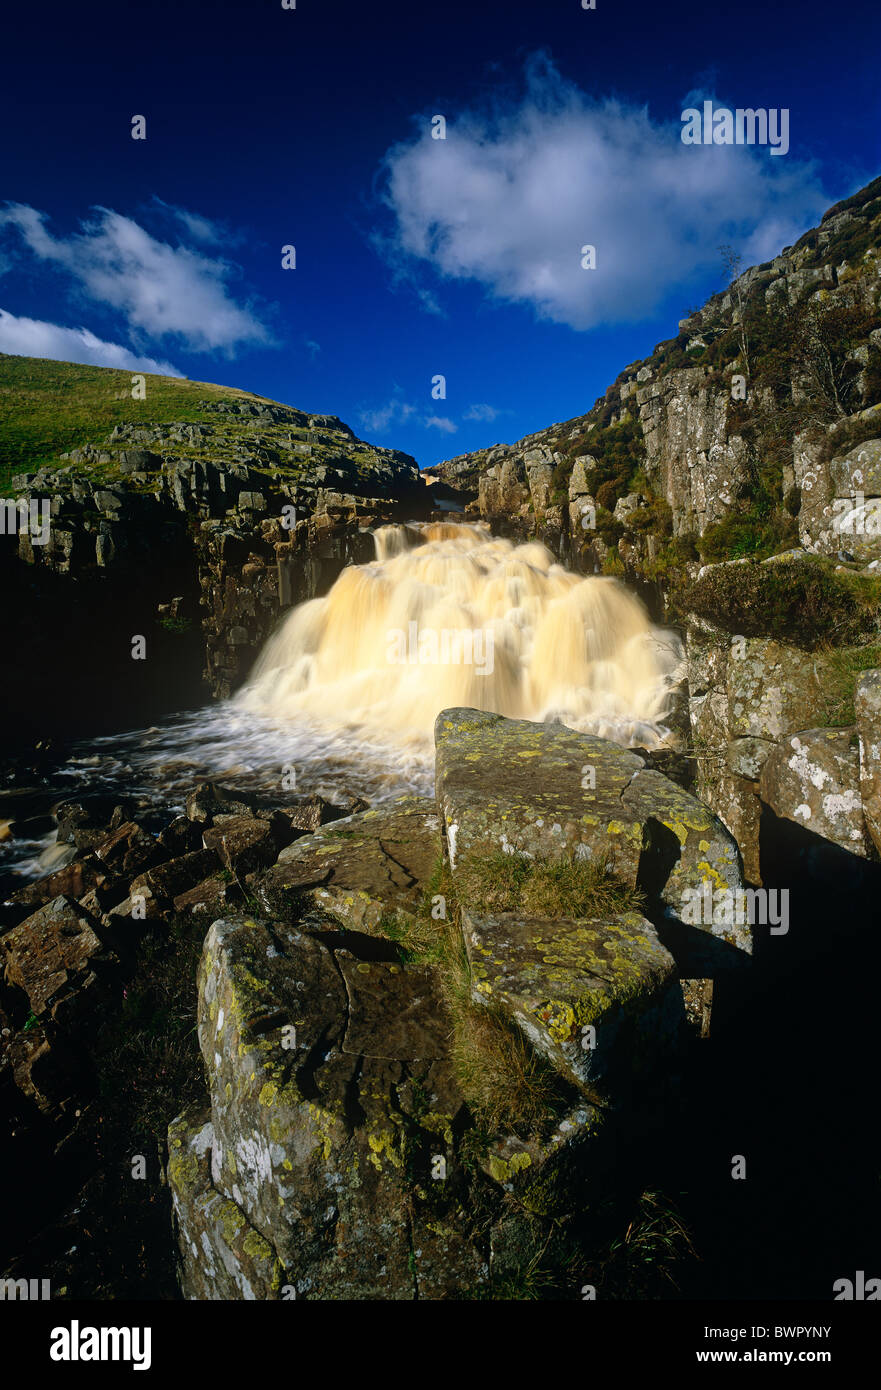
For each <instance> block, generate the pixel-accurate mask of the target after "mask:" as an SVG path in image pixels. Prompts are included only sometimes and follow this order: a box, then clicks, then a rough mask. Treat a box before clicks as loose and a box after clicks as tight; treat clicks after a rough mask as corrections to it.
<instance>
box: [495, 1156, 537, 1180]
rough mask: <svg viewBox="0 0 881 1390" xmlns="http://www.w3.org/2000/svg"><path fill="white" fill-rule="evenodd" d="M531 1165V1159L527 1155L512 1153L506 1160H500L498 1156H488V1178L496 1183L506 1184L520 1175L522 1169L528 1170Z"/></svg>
mask: <svg viewBox="0 0 881 1390" xmlns="http://www.w3.org/2000/svg"><path fill="white" fill-rule="evenodd" d="M531 1163H532V1158H531V1157H530V1155H529V1154H528V1153H525V1152H520V1153H513V1154H512V1155H511V1157H510V1158H509V1159H507V1160H505V1159H504V1158H500V1157H499V1155H498V1154H490V1156H489V1160H488V1167H489V1172H490V1177H492V1178H495V1180H496V1182H507V1181H508V1180H509V1179H510V1178H512V1177H514V1175H515V1174H516V1173H520V1172H522V1171H523V1169H524V1168H528V1167H529V1166H530V1164H531Z"/></svg>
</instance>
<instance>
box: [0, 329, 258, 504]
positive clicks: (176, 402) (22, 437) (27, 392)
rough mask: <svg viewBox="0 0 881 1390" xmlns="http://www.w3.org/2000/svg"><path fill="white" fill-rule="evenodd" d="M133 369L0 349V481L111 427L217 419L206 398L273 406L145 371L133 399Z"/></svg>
mask: <svg viewBox="0 0 881 1390" xmlns="http://www.w3.org/2000/svg"><path fill="white" fill-rule="evenodd" d="M133 375H134V373H132V372H130V371H117V370H116V369H115V368H112V367H89V366H82V365H80V364H78V363H75V362H55V361H50V360H49V359H48V358H41V357H10V356H6V355H4V354H2V353H0V439H2V441H3V451H2V455H0V487H6V486H8V480H9V479H10V478H11V477H12V476H13V475H14V474H16V473H34V472H36V471H37V469H38V468H40V467H41V466H42V465H43V464H52V463H57V461H58V456H59V454H61V453H66V452H68V451H69V450H70V449H76V448H80V447H81V446H82V445H84V444H94V443H95V441H96V440H99V439H101V438H103V437H104V436H105V435H107V434H109V433H110V431H111V430H112V429H113V427H114V426H115V425H122V424H130V425H147V424H171V423H176V422H178V421H181V422H183V423H187V424H198V423H203V422H206V421H207V422H216V416H212V415H211V414H209V413H208V412H206V411H204V410H202V409H201V408H200V402H201V401H204V400H239V401H252V402H254V403H255V404H263V405H266V404H272V405H274V404H276V402H274V401H271V402H270V401H267V400H266V398H265V397H263V396H255V395H252V394H251V392H249V391H239V390H237V389H236V388H235V387H230V386H217V385H213V384H211V383H210V382H203V381H190V380H188V379H187V378H186V377H171V376H152V375H148V374H145V379H146V400H143V401H139V400H132V376H133Z"/></svg>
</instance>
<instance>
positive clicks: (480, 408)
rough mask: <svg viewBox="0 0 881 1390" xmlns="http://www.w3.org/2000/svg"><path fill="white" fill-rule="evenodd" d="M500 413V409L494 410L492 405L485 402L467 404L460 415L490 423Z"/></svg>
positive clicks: (467, 418) (466, 418) (465, 418)
mask: <svg viewBox="0 0 881 1390" xmlns="http://www.w3.org/2000/svg"><path fill="white" fill-rule="evenodd" d="M501 413H502V412H501V411H500V410H496V408H495V406H494V405H486V404H485V403H479V404H477V405H469V407H468V409H467V410H466V411H465V414H464V415H463V416H462V419H463V420H483V421H485V422H486V423H487V424H490V423H492V421H493V420H497V419H498V417H499V416H500V415H501Z"/></svg>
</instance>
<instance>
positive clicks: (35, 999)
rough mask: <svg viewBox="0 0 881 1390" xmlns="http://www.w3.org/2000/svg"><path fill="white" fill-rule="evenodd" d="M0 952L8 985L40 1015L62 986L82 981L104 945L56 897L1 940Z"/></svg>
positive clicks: (73, 908) (78, 912)
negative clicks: (22, 991)
mask: <svg viewBox="0 0 881 1390" xmlns="http://www.w3.org/2000/svg"><path fill="white" fill-rule="evenodd" d="M0 951H2V954H3V961H4V966H5V972H6V979H7V981H8V982H9V983H10V984H12V985H17V986H18V987H19V988H20V989H23V990H24V992H25V994H26V995H27V997H28V1000H29V1002H30V1006H31V1009H32V1011H33V1012H34V1013H35V1014H41V1013H43V1012H45V1010H46V1009H47V1008H48V1006H49V1004H50V1002H51V1000H52V999H53V998H54V997H55V996H56V995H57V994H58V993H59V992H60V991H61V990H62V989H63V988H64V987H65V986H71V985H74V984H76V983H77V981H78V980H80V981H81V980H82V978H83V977H84V976H85V975H86V974H87V973H88V971H89V969H90V966H91V963H92V961H93V958H94V957H96V956H100V955H101V954H102V952H103V951H104V946H103V943H102V942H101V941H100V940H99V938H98V937H97V936H96V935H95V932H94V931H93V930H92V927H91V925H90V923H89V921H88V919H87V917H86V916H85V914H84V913H83V911H82V909H81V908H80V907H79V906H78V905H77V904H76V903H74V902H72V901H71V900H70V899H69V898H64V897H57V898H55V899H54V900H53V901H52V902H50V903H47V904H46V906H45V907H41V908H40V909H39V911H37V912H35V913H33V914H32V915H31V916H30V917H28V918H26V919H25V921H24V922H22V923H20V924H19V926H17V927H14V928H13V929H12V931H9V932H7V933H6V934H5V936H3V937H2V938H0Z"/></svg>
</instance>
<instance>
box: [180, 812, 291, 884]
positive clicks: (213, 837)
mask: <svg viewBox="0 0 881 1390" xmlns="http://www.w3.org/2000/svg"><path fill="white" fill-rule="evenodd" d="M202 843H203V844H204V846H205V849H206V851H207V850H210V851H212V852H213V853H214V854H215V855H216V856H218V857H219V858H220V860H221V861H222V862H223V863H224V864H225V865H226V867H227V868H228V869H229V870H230V872H231V873H233V874H235V875H236V877H238V878H242V877H244V875H245V874H249V873H253V872H254V870H255V869H260V868H264V867H265V866H266V865H268V864H272V863H273V862H274V860H275V858H276V855H277V854H278V846H277V844H276V842H275V837H274V835H273V833H272V826H271V825H270V823H269V821H267V820H258V819H257V818H256V817H255V816H227V815H221V816H215V817H214V824H213V825H211V826H209V827H208V828H207V829H206V830H205V831H204V832H203V834H202ZM186 857H187V858H189V857H190V856H186ZM205 872H206V870H205V869H203V870H202V872H201V873H200V874H199V875H198V876H197V880H196V881H198V879H199V878H203V877H204V876H205ZM187 886H191V885H187Z"/></svg>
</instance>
